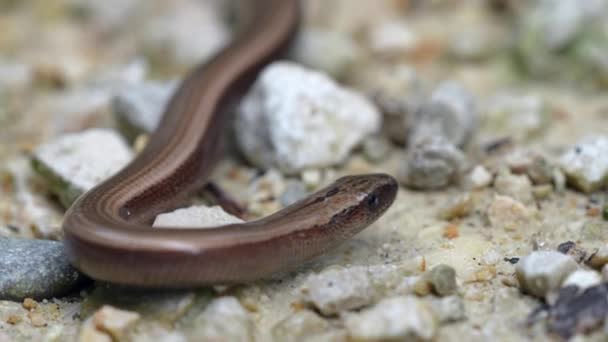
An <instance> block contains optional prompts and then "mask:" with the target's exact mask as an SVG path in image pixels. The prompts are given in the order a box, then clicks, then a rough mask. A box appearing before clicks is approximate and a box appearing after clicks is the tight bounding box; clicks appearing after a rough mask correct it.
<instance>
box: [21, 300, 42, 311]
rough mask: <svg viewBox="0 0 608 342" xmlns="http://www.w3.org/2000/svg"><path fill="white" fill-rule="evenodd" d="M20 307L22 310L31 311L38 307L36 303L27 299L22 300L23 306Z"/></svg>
mask: <svg viewBox="0 0 608 342" xmlns="http://www.w3.org/2000/svg"><path fill="white" fill-rule="evenodd" d="M21 306H23V308H24V309H26V310H32V309H35V308H36V307H37V306H38V302H36V301H35V300H33V299H32V298H29V297H28V298H25V299H24V300H23V304H21Z"/></svg>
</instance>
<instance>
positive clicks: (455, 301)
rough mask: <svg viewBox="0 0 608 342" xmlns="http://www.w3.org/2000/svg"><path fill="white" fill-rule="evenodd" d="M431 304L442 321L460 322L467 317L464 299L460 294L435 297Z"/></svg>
mask: <svg viewBox="0 0 608 342" xmlns="http://www.w3.org/2000/svg"><path fill="white" fill-rule="evenodd" d="M431 304H432V306H433V311H434V312H435V315H436V316H437V319H438V320H439V322H440V323H452V322H458V321H462V320H464V319H465V318H466V311H465V307H464V301H463V300H462V298H461V297H459V296H447V297H441V298H434V299H433V300H432V301H431Z"/></svg>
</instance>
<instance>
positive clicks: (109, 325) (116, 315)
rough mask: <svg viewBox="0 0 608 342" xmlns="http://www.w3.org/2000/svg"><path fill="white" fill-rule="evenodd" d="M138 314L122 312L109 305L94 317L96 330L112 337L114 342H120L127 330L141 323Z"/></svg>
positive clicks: (98, 311)
mask: <svg viewBox="0 0 608 342" xmlns="http://www.w3.org/2000/svg"><path fill="white" fill-rule="evenodd" d="M139 319H140V315H139V314H138V313H137V312H131V311H126V310H120V309H117V308H114V307H112V306H109V305H104V306H102V307H101V308H100V309H99V310H97V311H96V312H95V314H94V315H93V324H94V326H95V329H97V330H99V331H103V332H104V333H107V334H109V335H110V336H112V339H113V340H120V339H121V338H122V337H123V336H124V334H125V332H126V330H127V329H128V328H129V327H131V326H133V325H134V324H135V323H136V322H137V321H139Z"/></svg>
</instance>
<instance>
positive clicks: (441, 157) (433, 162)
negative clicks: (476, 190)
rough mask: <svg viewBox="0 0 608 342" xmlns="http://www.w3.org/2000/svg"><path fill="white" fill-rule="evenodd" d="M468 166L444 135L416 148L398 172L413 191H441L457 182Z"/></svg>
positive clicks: (463, 157) (462, 155)
mask: <svg viewBox="0 0 608 342" xmlns="http://www.w3.org/2000/svg"><path fill="white" fill-rule="evenodd" d="M465 166H466V157H465V155H464V154H463V153H462V151H461V150H460V149H458V148H457V147H456V146H454V145H453V144H452V143H451V142H449V141H447V140H446V139H445V138H443V137H441V136H436V137H432V138H429V139H426V140H424V141H421V142H420V143H419V144H418V145H416V146H414V147H413V148H412V150H411V151H410V153H409V154H408V156H407V157H406V158H405V160H404V163H403V165H402V167H401V171H400V173H399V180H400V181H401V182H402V183H403V184H404V185H406V186H409V187H411V188H414V189H440V188H444V187H446V186H448V185H450V184H452V183H455V182H457V181H458V180H459V179H460V176H461V175H462V172H463V170H464V169H465Z"/></svg>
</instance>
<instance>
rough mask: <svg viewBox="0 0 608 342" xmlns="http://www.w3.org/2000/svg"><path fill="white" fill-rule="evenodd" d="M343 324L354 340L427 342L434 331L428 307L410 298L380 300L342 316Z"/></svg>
mask: <svg viewBox="0 0 608 342" xmlns="http://www.w3.org/2000/svg"><path fill="white" fill-rule="evenodd" d="M344 325H345V326H346V330H347V331H348V333H349V336H350V337H351V338H352V339H354V340H356V341H392V340H397V341H410V340H411V341H429V340H432V339H433V338H434V337H435V335H436V333H437V328H438V322H437V317H435V313H434V311H433V308H432V307H431V305H430V304H429V303H427V302H425V301H423V300H421V299H419V298H417V297H414V296H403V297H394V298H387V299H383V300H381V301H380V302H378V304H376V305H374V306H373V307H371V308H369V309H364V310H362V311H361V312H359V313H356V314H349V315H346V316H345V318H344Z"/></svg>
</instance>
